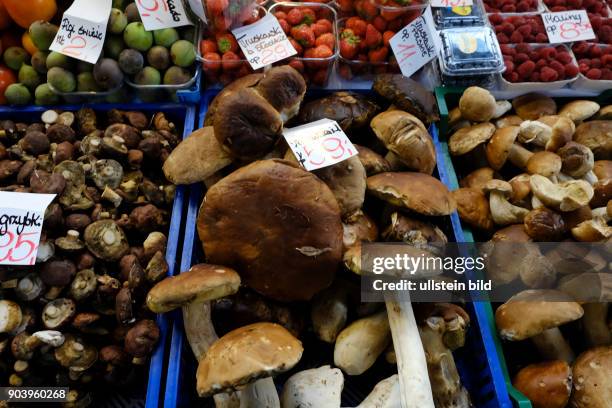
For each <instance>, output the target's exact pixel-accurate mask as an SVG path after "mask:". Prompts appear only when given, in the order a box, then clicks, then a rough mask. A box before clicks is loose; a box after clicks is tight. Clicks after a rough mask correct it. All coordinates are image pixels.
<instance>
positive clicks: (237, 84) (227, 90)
mask: <svg viewBox="0 0 612 408" xmlns="http://www.w3.org/2000/svg"><path fill="white" fill-rule="evenodd" d="M263 76H264V74H260V73H255V74H249V75H246V76H243V77H241V78H238V79H236V80H235V81H234V82H230V83H229V84H228V85H226V86H225V87H224V88H223V89H222V90H221V92H219V93H218V94H217V96H215V98H214V99H213V100H212V102H211V103H210V105H209V106H208V110H207V111H206V118H205V119H204V126H212V125H213V123H214V122H213V119H214V116H215V113H216V112H217V108H218V107H219V103H220V102H221V101H222V100H223V99H224V98H225V97H227V96H229V95H231V94H232V93H234V92H236V91H238V90H240V89H244V88H249V87H252V86H255V85H257V83H258V82H259V81H260V80H261V78H263Z"/></svg>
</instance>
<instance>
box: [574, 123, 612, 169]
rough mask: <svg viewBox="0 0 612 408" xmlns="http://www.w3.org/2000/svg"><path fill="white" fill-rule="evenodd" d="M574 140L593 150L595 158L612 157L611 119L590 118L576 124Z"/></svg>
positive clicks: (604, 158) (605, 158)
mask: <svg viewBox="0 0 612 408" xmlns="http://www.w3.org/2000/svg"><path fill="white" fill-rule="evenodd" d="M574 142H576V143H580V144H583V145H585V146H586V147H588V148H589V149H591V150H592V151H593V154H594V155H595V159H597V160H610V159H612V120H592V121H589V122H584V123H581V124H580V125H578V127H577V128H576V132H575V133H574Z"/></svg>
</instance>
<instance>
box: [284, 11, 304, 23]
mask: <svg viewBox="0 0 612 408" xmlns="http://www.w3.org/2000/svg"><path fill="white" fill-rule="evenodd" d="M303 21H304V13H302V10H300V9H299V8H298V7H293V8H292V9H291V10H290V11H289V13H287V22H288V23H289V24H291V25H293V26H295V25H298V24H302V22H303Z"/></svg>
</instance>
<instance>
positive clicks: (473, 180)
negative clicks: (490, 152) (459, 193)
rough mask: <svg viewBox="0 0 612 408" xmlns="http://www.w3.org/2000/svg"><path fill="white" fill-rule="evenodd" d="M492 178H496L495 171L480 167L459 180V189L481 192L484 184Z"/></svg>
mask: <svg viewBox="0 0 612 408" xmlns="http://www.w3.org/2000/svg"><path fill="white" fill-rule="evenodd" d="M494 178H498V177H496V174H495V170H493V169H492V168H490V167H481V168H479V169H476V170H474V171H473V172H471V173H470V174H468V175H467V176H465V177H463V178H462V179H461V180H459V185H460V186H461V187H465V188H475V189H477V190H481V191H482V189H483V188H484V186H485V184H487V182H488V181H489V180H493V179H494Z"/></svg>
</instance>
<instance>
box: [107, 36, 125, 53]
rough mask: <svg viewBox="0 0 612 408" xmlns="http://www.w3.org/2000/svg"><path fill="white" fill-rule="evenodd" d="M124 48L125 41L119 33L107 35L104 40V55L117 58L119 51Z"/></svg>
mask: <svg viewBox="0 0 612 408" xmlns="http://www.w3.org/2000/svg"><path fill="white" fill-rule="evenodd" d="M124 49H125V43H124V42H123V38H122V37H121V36H120V35H109V36H108V37H106V40H104V56H105V57H107V58H113V59H117V58H119V54H121V51H123V50H124Z"/></svg>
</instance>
